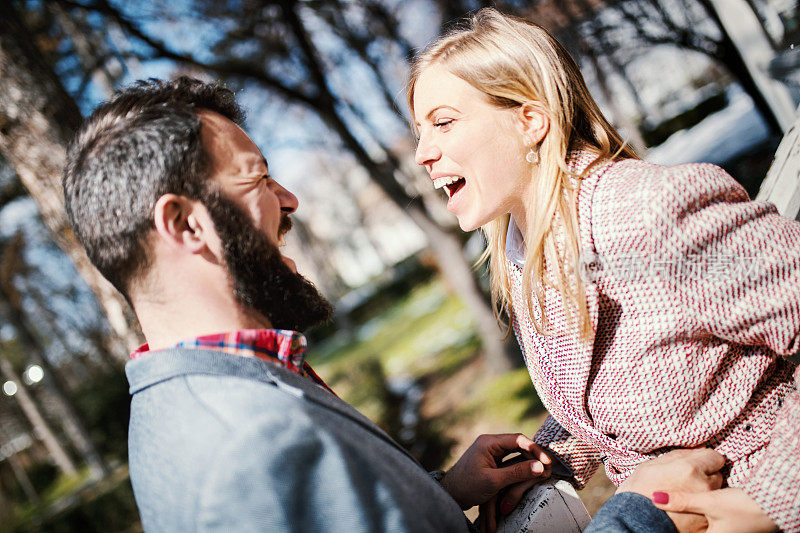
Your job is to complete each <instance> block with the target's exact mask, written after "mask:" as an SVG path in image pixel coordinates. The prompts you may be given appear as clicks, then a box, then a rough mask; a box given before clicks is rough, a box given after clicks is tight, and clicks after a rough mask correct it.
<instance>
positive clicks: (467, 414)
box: [309, 280, 543, 433]
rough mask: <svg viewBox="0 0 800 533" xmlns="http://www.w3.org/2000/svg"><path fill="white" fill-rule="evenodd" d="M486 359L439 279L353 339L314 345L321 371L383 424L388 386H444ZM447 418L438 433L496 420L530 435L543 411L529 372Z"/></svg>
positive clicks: (312, 355) (485, 391)
mask: <svg viewBox="0 0 800 533" xmlns="http://www.w3.org/2000/svg"><path fill="white" fill-rule="evenodd" d="M479 354H480V341H479V339H478V337H477V335H476V334H475V331H474V329H473V325H472V322H471V320H470V317H469V313H468V311H467V310H466V309H465V308H464V306H463V304H462V303H461V301H460V300H459V299H458V297H456V296H454V295H452V294H449V293H448V292H447V291H446V290H445V287H444V285H443V284H442V283H441V282H440V281H438V280H433V281H431V282H429V283H426V284H424V285H420V286H419V287H417V288H415V289H414V290H413V291H412V292H411V293H410V294H408V295H407V296H406V297H404V298H401V299H400V300H398V301H397V302H396V303H395V304H394V305H392V306H391V307H389V308H388V309H386V311H385V312H384V313H382V314H381V315H379V316H376V317H374V318H372V319H371V320H370V321H368V322H367V323H366V324H364V325H362V326H361V327H360V328H358V329H357V330H356V331H355V332H354V333H353V334H351V335H350V336H349V337H345V336H344V335H341V334H340V335H339V336H336V337H334V338H331V339H328V340H327V341H326V342H324V343H322V344H321V345H319V346H317V347H314V346H311V349H310V350H309V361H310V362H311V364H312V365H313V366H314V367H315V369H316V370H317V372H319V374H320V375H321V376H322V377H323V378H324V379H325V380H326V381H327V382H328V383H329V384H330V385H331V386H332V387H333V388H334V389H335V390H336V391H337V393H338V394H339V395H340V396H342V398H344V399H345V400H346V401H348V402H350V403H351V404H352V405H354V406H355V407H356V408H357V409H359V410H361V411H362V412H363V413H364V414H365V415H367V416H368V417H370V418H371V419H372V420H375V421H377V422H378V423H382V422H383V423H384V424H385V422H386V420H387V416H389V417H390V416H391V411H390V410H389V407H388V406H387V405H386V402H387V401H391V400H390V399H387V398H389V393H388V392H387V390H386V379H387V378H391V377H392V376H398V375H405V376H410V377H412V378H424V377H432V378H434V379H436V380H445V379H447V378H449V377H450V376H452V375H453V374H454V373H456V372H457V371H458V370H459V369H461V368H463V367H464V365H466V364H467V363H469V362H470V361H473V360H474V359H475V358H476V357H477V356H478V355H479ZM465 396H466V399H465V400H464V402H463V403H462V404H461V405H457V406H456V407H455V408H454V409H453V410H452V411H451V412H449V413H448V414H447V415H446V417H445V418H446V420H444V419H443V420H440V421H432V422H433V423H434V424H435V425H437V426H439V427H446V426H447V425H449V424H453V423H458V422H460V421H469V420H471V419H473V420H478V419H491V420H492V421H493V422H496V423H497V425H500V426H502V427H507V428H508V431H510V432H515V431H523V432H525V433H532V432H533V431H534V430H535V429H536V424H537V422H536V420H537V419H538V418H539V417H538V415H539V414H540V413H541V412H542V410H543V408H542V405H541V402H540V401H539V399H538V397H537V396H536V391H535V390H534V388H533V385H532V384H531V382H530V377H529V376H528V373H527V371H526V370H525V369H518V370H514V371H511V372H509V373H507V374H504V375H502V376H499V377H496V378H494V379H492V380H490V381H489V382H488V383H485V384H483V385H481V386H479V387H476V388H475V390H472V391H469V392H465Z"/></svg>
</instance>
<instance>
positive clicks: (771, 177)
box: [756, 114, 800, 220]
mask: <svg viewBox="0 0 800 533" xmlns="http://www.w3.org/2000/svg"><path fill="white" fill-rule="evenodd" d="M756 200H764V201H767V202H772V203H773V204H775V207H777V208H778V211H779V212H780V214H781V215H783V216H785V217H788V218H796V219H798V220H800V114H798V116H797V117H796V118H795V121H794V123H793V124H792V126H791V127H790V128H789V131H787V132H786V135H784V136H783V140H782V141H781V144H780V145H779V146H778V150H777V151H776V152H775V159H774V160H773V161H772V165H771V166H770V167H769V171H768V172H767V177H766V178H764V181H763V182H762V183H761V188H760V189H759V191H758V194H757V195H756Z"/></svg>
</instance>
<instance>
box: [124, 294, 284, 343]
mask: <svg viewBox="0 0 800 533" xmlns="http://www.w3.org/2000/svg"><path fill="white" fill-rule="evenodd" d="M135 304H136V305H135V307H136V313H137V316H138V318H139V323H140V324H141V326H142V333H144V336H145V339H147V344H148V346H149V348H150V349H151V350H159V349H162V348H169V347H170V346H174V345H176V344H177V343H179V342H181V341H184V340H189V339H194V338H197V337H201V336H203V335H212V334H215V333H225V332H229V331H239V330H243V329H268V328H271V327H272V324H271V323H270V321H269V320H268V319H267V318H266V317H264V316H263V315H261V314H260V313H257V312H255V311H252V310H244V309H242V306H241V305H239V304H238V303H237V302H235V301H234V300H233V297H232V296H231V299H230V301H223V302H220V301H219V299H218V298H214V297H213V295H209V296H207V297H206V296H203V295H199V296H197V297H195V298H186V297H184V298H182V299H180V301H177V300H174V301H163V300H162V301H159V302H149V301H146V300H142V301H139V302H135Z"/></svg>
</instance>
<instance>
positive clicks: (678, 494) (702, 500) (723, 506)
mask: <svg viewBox="0 0 800 533" xmlns="http://www.w3.org/2000/svg"><path fill="white" fill-rule="evenodd" d="M652 496H653V501H654V503H655V504H656V507H658V508H659V509H663V510H665V511H668V512H670V516H672V513H695V516H697V515H702V516H705V518H706V520H708V531H709V532H710V533H722V532H725V533H738V532H739V531H741V532H742V533H744V532H748V533H761V532H768V531H776V530H777V529H778V527H777V526H776V525H775V524H774V523H773V522H772V520H771V519H770V518H769V517H768V516H767V515H765V514H764V512H763V511H762V510H761V507H759V506H758V504H757V503H756V502H754V501H753V500H752V498H750V496H748V495H747V493H746V492H744V491H743V490H742V489H736V488H726V489H721V490H715V491H711V492H684V491H671V492H665V491H660V492H659V493H656V494H653V495H652ZM664 500H668V501H667V502H666V503H659V501H662V502H663V501H664ZM686 516H691V515H686ZM679 530H680V529H679ZM680 531H682V530H680Z"/></svg>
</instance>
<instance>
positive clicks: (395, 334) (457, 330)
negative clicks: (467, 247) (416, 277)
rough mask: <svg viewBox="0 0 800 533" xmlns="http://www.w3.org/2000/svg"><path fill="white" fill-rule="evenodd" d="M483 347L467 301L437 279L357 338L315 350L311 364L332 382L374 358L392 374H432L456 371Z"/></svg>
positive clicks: (363, 329) (365, 327) (337, 340)
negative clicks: (477, 335) (448, 290)
mask: <svg viewBox="0 0 800 533" xmlns="http://www.w3.org/2000/svg"><path fill="white" fill-rule="evenodd" d="M347 341H349V342H347ZM478 346H479V342H478V340H477V338H476V337H475V333H474V331H473V328H472V323H471V321H470V317H469V313H468V312H467V310H466V309H465V308H464V306H463V304H462V303H461V301H460V300H459V299H458V298H457V297H455V296H453V295H450V294H447V292H446V291H445V289H444V287H443V286H442V284H441V283H439V282H436V281H434V282H431V283H428V284H425V285H422V286H420V287H418V288H417V289H415V290H414V291H413V292H411V293H410V294H409V295H408V296H406V297H405V298H403V299H401V300H399V301H398V302H397V303H396V304H395V305H393V306H392V307H390V308H389V309H387V310H386V312H385V313H383V314H381V315H379V316H376V317H374V318H373V319H372V320H370V321H369V322H367V323H366V324H364V325H362V326H360V327H359V328H358V329H357V330H356V332H355V334H354V336H353V338H351V339H342V338H334V339H331V340H329V341H328V342H326V343H323V344H322V345H321V346H319V347H316V348H315V347H313V346H312V347H311V349H310V350H309V361H310V362H311V363H312V364H313V365H314V367H315V368H316V369H317V370H318V371H319V372H320V373H321V374H322V375H324V376H326V377H327V376H330V379H332V380H338V379H339V378H340V377H344V376H345V375H346V374H347V373H349V372H350V370H351V369H352V368H353V367H354V366H355V365H359V364H363V363H364V362H365V361H366V360H369V359H377V360H378V361H380V363H381V365H382V367H383V368H384V370H385V372H386V374H387V375H390V376H392V375H397V374H408V375H410V376H412V377H421V376H423V375H426V374H429V373H431V372H440V371H442V372H444V373H445V374H447V373H451V372H452V371H454V370H455V369H457V368H458V366H459V365H461V364H463V363H464V362H466V361H467V360H469V359H470V358H471V357H474V355H475V352H476V351H477V348H478Z"/></svg>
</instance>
